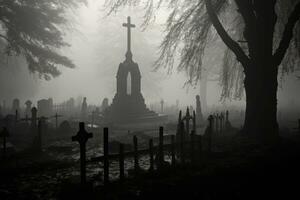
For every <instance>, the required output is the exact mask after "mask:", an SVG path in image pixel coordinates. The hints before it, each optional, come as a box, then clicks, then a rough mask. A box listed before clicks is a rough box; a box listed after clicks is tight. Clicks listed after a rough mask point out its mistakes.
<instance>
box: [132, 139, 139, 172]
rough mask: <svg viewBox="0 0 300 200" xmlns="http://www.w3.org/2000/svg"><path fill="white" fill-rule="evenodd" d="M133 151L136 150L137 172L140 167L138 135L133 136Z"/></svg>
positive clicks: (135, 168) (135, 164)
mask: <svg viewBox="0 0 300 200" xmlns="http://www.w3.org/2000/svg"><path fill="white" fill-rule="evenodd" d="M133 151H134V170H135V172H137V171H138V169H139V155H138V141H137V137H136V136H133Z"/></svg>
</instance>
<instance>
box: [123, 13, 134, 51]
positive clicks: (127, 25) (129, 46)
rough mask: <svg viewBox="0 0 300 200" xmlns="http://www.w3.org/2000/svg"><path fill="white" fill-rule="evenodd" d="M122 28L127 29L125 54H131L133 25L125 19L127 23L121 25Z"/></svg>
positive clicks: (128, 18) (128, 19)
mask: <svg viewBox="0 0 300 200" xmlns="http://www.w3.org/2000/svg"><path fill="white" fill-rule="evenodd" d="M123 26H124V27H126V28H127V52H131V28H134V27H135V25H134V24H131V20H130V17H129V16H128V17H127V23H123Z"/></svg>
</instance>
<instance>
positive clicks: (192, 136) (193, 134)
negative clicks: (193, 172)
mask: <svg viewBox="0 0 300 200" xmlns="http://www.w3.org/2000/svg"><path fill="white" fill-rule="evenodd" d="M190 136H191V144H190V145H191V163H192V165H194V164H195V131H194V130H192V132H191V135H190Z"/></svg>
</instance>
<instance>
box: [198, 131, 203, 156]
mask: <svg viewBox="0 0 300 200" xmlns="http://www.w3.org/2000/svg"><path fill="white" fill-rule="evenodd" d="M198 154H199V157H198V159H199V161H201V159H202V135H198Z"/></svg>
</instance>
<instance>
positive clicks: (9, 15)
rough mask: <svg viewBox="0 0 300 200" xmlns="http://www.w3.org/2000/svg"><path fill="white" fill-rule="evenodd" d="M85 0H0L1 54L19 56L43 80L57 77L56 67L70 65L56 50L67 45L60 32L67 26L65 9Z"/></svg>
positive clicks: (71, 65)
mask: <svg viewBox="0 0 300 200" xmlns="http://www.w3.org/2000/svg"><path fill="white" fill-rule="evenodd" d="M80 3H86V0H2V1H0V9H1V11H0V23H1V28H0V30H1V32H0V38H1V39H2V41H1V47H3V48H1V49H3V53H2V54H6V55H9V56H11V55H13V56H19V55H22V56H23V57H24V58H25V59H26V61H27V64H28V68H29V70H30V71H31V72H37V73H38V74H39V76H40V77H41V78H42V77H43V78H44V79H46V80H49V79H50V78H51V77H55V76H58V75H59V74H60V71H59V69H58V67H59V66H65V67H70V68H74V67H75V66H74V64H73V62H72V61H71V60H70V59H69V58H67V57H66V56H62V55H60V53H59V52H58V50H59V49H60V48H62V47H66V46H69V44H68V43H66V42H65V41H64V38H63V36H64V31H65V30H66V29H67V28H69V27H70V23H69V21H68V19H67V12H68V11H69V10H74V9H75V8H76V7H77V6H78V5H79V4H80Z"/></svg>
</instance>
